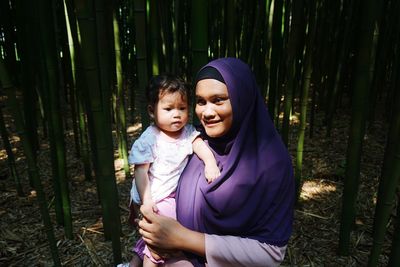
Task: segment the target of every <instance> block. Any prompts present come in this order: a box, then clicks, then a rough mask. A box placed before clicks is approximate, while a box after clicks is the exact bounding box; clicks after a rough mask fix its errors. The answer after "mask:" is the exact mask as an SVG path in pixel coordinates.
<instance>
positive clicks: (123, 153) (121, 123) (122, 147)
mask: <svg viewBox="0 0 400 267" xmlns="http://www.w3.org/2000/svg"><path fill="white" fill-rule="evenodd" d="M113 22H114V47H115V61H116V73H117V94H116V96H117V109H116V111H117V112H116V116H117V132H118V152H119V153H118V154H119V158H120V159H122V160H123V162H124V172H125V177H129V176H130V173H129V163H128V144H127V142H126V141H127V140H128V136H127V133H126V120H125V118H126V112H125V94H124V91H123V77H122V64H121V49H120V39H119V26H118V21H117V17H116V13H115V11H114V18H113Z"/></svg>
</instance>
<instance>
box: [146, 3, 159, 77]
mask: <svg viewBox="0 0 400 267" xmlns="http://www.w3.org/2000/svg"><path fill="white" fill-rule="evenodd" d="M148 1H149V3H150V5H149V6H150V12H149V16H150V18H149V19H150V20H149V26H150V27H149V28H150V55H151V74H152V75H158V74H159V73H160V69H161V66H160V47H161V46H160V44H161V41H160V38H161V34H160V22H159V19H158V17H159V12H158V8H157V5H158V1H156V0H148Z"/></svg>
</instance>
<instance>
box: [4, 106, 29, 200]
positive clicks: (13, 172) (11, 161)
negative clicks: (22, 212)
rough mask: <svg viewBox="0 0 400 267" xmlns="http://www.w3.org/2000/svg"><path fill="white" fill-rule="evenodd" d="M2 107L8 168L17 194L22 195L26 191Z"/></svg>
mask: <svg viewBox="0 0 400 267" xmlns="http://www.w3.org/2000/svg"><path fill="white" fill-rule="evenodd" d="M2 109H3V108H2V107H0V134H1V138H2V139H3V146H4V149H5V150H6V152H7V162H8V168H9V169H10V173H11V177H12V178H13V179H14V182H15V188H16V189H17V195H18V196H20V197H22V196H24V192H23V190H22V184H21V179H20V177H19V175H18V171H17V166H16V165H15V158H14V153H13V152H12V149H11V144H10V140H9V138H8V132H7V128H6V124H5V122H4V115H3V111H2Z"/></svg>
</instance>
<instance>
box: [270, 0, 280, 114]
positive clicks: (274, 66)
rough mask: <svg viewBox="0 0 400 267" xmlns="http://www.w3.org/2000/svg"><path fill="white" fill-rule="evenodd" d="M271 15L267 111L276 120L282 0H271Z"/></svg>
mask: <svg viewBox="0 0 400 267" xmlns="http://www.w3.org/2000/svg"><path fill="white" fill-rule="evenodd" d="M272 12H273V17H272V28H271V54H270V58H271V63H270V68H269V71H270V72H269V90H268V111H269V114H270V116H271V118H272V119H273V120H274V121H276V114H275V107H276V102H277V101H279V100H277V94H276V93H277V90H278V86H279V84H278V70H279V62H280V56H281V51H282V13H283V1H282V0H274V1H273V11H272Z"/></svg>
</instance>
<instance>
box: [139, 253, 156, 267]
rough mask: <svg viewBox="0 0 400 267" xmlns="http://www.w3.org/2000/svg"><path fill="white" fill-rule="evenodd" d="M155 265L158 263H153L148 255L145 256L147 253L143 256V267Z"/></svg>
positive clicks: (154, 266)
mask: <svg viewBox="0 0 400 267" xmlns="http://www.w3.org/2000/svg"><path fill="white" fill-rule="evenodd" d="M157 266H158V264H157V263H155V262H152V261H151V260H150V259H149V257H147V255H146V256H144V259H143V267H157Z"/></svg>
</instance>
